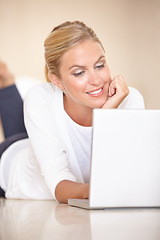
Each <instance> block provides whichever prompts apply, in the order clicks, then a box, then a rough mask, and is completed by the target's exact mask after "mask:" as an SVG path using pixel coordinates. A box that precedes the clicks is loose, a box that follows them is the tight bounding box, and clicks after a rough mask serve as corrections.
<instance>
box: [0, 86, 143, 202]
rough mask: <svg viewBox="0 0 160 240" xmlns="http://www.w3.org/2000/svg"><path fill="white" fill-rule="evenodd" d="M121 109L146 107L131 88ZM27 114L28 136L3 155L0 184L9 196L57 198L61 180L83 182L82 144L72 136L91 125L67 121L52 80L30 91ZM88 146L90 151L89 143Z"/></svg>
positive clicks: (60, 99) (84, 130)
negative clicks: (5, 172) (6, 165)
mask: <svg viewBox="0 0 160 240" xmlns="http://www.w3.org/2000/svg"><path fill="white" fill-rule="evenodd" d="M119 108H123V109H144V101H143V97H142V95H141V94H140V93H139V92H138V91H137V90H136V89H134V88H130V93H129V95H128V96H127V97H126V98H125V100H124V101H123V102H122V103H121V104H120V106H119ZM24 114H25V124H26V128H27V131H28V134H29V139H25V140H20V141H18V142H16V143H14V144H12V145H11V146H10V147H9V148H8V149H7V150H6V151H5V152H4V154H3V156H2V158H1V167H0V185H1V187H2V188H3V189H4V190H5V192H6V197H7V198H20V199H55V188H56V186H57V184H58V183H59V182H60V181H62V180H70V181H77V182H82V183H83V182H84V175H85V174H84V173H83V167H81V159H78V156H79V154H77V152H78V151H79V150H80V147H78V144H76V142H75V140H73V135H74V132H75V131H79V127H80V128H81V129H80V131H81V132H82V135H85V134H86V133H87V134H88V128H86V127H82V126H78V124H77V126H75V123H74V122H73V121H72V120H71V119H68V120H69V122H68V120H66V112H65V110H64V107H63V93H62V91H61V90H60V89H59V88H57V87H55V86H54V85H53V84H52V83H43V84H40V85H36V87H33V88H32V89H30V90H29V91H28V93H27V96H26V98H25V104H24ZM67 117H68V116H67ZM73 125H74V127H72V126H73ZM73 128H75V129H76V130H75V131H73ZM86 131H87V132H86ZM89 131H90V130H89ZM90 134H91V131H90ZM75 136H76V132H75ZM82 137H83V136H82ZM90 139H91V138H90ZM87 147H88V146H87ZM86 149H87V151H90V150H91V149H90V143H89V147H88V148H86ZM89 149H90V150H89ZM11 157H12V165H11V168H10V173H9V178H8V179H5V178H4V171H5V169H6V167H5V162H7V159H9V158H11ZM81 157H82V156H81ZM87 157H88V156H87ZM88 161H89V160H88ZM84 171H85V170H84Z"/></svg>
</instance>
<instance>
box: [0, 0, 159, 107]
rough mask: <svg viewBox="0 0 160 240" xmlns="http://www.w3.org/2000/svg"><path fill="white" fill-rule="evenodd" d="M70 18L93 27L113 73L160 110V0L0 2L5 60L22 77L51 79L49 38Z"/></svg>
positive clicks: (0, 44) (1, 46)
mask: <svg viewBox="0 0 160 240" xmlns="http://www.w3.org/2000/svg"><path fill="white" fill-rule="evenodd" d="M67 20H70V21H74V20H80V21H84V22H85V23H86V24H87V25H88V26H90V27H91V28H93V29H94V30H95V32H96V33H97V35H98V36H99V38H100V39H101V41H102V43H103V45H104V47H105V49H106V58H107V61H108V64H109V66H110V69H111V74H112V76H113V75H114V74H122V75H123V76H124V77H125V79H126V81H127V83H128V85H129V86H132V87H135V88H137V89H138V90H139V91H140V92H141V93H142V94H143V96H144V100H145V105H146V108H153V109H156V108H160V93H159V92H160V71H159V69H160V0H79V1H76V0H58V1H55V0H0V58H1V59H2V60H4V61H5V62H6V63H8V65H9V68H10V69H11V71H12V72H13V73H14V74H15V75H16V76H32V77H36V78H39V79H40V80H42V81H45V77H44V57H43V55H44V50H43V42H44V40H45V38H46V37H47V35H48V34H49V33H50V31H51V30H52V29H53V27H54V26H56V25H58V24H60V23H62V22H64V21H67Z"/></svg>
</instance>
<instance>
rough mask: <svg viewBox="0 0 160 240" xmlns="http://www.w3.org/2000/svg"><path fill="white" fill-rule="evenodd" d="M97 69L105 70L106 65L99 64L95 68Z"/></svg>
mask: <svg viewBox="0 0 160 240" xmlns="http://www.w3.org/2000/svg"><path fill="white" fill-rule="evenodd" d="M95 68H97V69H100V68H104V63H102V64H97V65H96V66H95Z"/></svg>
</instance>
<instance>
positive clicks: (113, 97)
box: [102, 75, 129, 109]
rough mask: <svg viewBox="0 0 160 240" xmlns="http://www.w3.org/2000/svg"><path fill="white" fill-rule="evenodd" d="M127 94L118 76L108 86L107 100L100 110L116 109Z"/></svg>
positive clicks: (121, 78)
mask: <svg viewBox="0 0 160 240" xmlns="http://www.w3.org/2000/svg"><path fill="white" fill-rule="evenodd" d="M128 94H129V89H128V86H127V84H126V82H125V80H124V78H123V77H122V76H121V75H119V76H116V77H114V78H113V80H112V81H111V84H110V86H109V93H108V99H107V101H106V103H105V104H104V105H103V106H102V108H108V109H109V108H117V107H118V106H119V105H120V103H121V102H122V101H123V100H124V99H125V98H126V97H127V95H128Z"/></svg>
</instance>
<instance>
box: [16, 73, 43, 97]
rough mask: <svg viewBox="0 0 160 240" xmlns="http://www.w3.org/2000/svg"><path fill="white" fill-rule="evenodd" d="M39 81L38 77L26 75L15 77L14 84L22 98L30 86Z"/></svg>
mask: <svg viewBox="0 0 160 240" xmlns="http://www.w3.org/2000/svg"><path fill="white" fill-rule="evenodd" d="M40 82H41V80H40V79H38V78H34V77H28V76H22V77H16V79H15V85H16V87H17V89H18V91H19V93H20V95H21V97H22V99H24V98H25V96H26V94H27V92H28V90H29V89H30V88H32V87H33V86H35V85H37V84H39V83H40Z"/></svg>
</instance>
